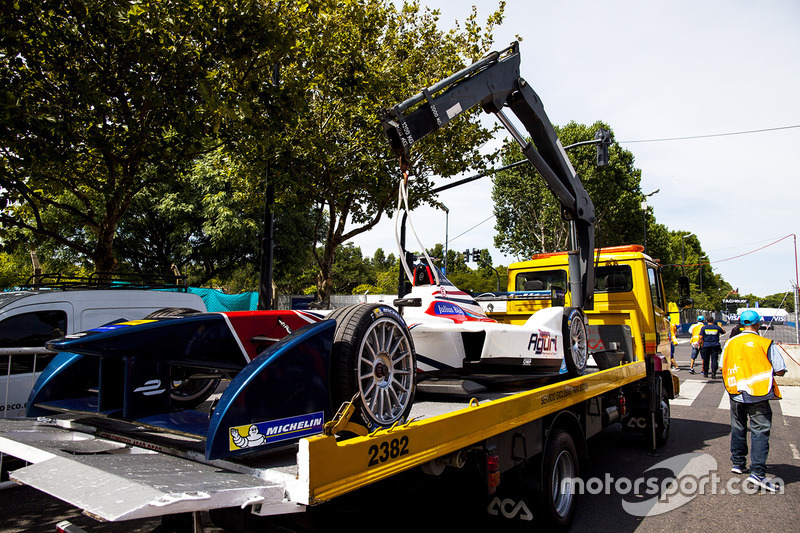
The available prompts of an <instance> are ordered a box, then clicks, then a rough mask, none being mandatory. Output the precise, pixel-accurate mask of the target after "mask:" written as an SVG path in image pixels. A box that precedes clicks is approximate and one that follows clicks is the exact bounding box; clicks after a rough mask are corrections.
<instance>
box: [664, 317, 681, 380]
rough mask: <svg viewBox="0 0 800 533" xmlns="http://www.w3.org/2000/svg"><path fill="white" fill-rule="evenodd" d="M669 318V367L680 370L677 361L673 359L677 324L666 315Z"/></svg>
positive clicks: (676, 341)
mask: <svg viewBox="0 0 800 533" xmlns="http://www.w3.org/2000/svg"><path fill="white" fill-rule="evenodd" d="M667 320H669V367H670V369H673V368H674V369H675V370H680V367H679V366H678V362H677V361H675V346H677V345H678V325H677V324H676V323H674V322H673V321H672V318H671V317H670V316H669V315H667Z"/></svg>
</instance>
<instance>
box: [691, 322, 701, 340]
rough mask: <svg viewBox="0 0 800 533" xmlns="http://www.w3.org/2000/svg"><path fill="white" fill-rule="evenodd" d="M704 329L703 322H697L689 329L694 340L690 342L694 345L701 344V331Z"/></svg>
mask: <svg viewBox="0 0 800 533" xmlns="http://www.w3.org/2000/svg"><path fill="white" fill-rule="evenodd" d="M701 329H703V323H702V322H695V323H694V324H693V325H692V327H690V328H689V333H691V334H692V340H691V341H689V342H691V343H692V344H697V343H698V342H700V330H701Z"/></svg>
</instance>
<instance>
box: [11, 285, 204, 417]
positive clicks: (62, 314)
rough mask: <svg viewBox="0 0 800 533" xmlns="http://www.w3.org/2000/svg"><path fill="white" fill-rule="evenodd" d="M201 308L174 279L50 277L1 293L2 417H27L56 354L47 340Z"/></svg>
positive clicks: (198, 299)
mask: <svg viewBox="0 0 800 533" xmlns="http://www.w3.org/2000/svg"><path fill="white" fill-rule="evenodd" d="M45 276H46V275H45ZM45 279H47V278H45ZM205 311H206V305H205V303H204V302H203V300H202V298H200V296H198V295H196V294H191V293H189V292H187V291H186V288H185V287H184V286H182V285H178V284H174V283H153V282H148V283H141V282H136V283H131V282H129V281H119V280H117V281H111V282H106V281H103V282H100V281H99V280H98V279H97V278H92V277H90V278H70V279H68V280H64V279H61V278H55V279H54V278H51V279H50V280H49V281H40V282H38V283H34V284H30V285H26V286H24V287H23V288H21V289H20V290H14V291H6V292H1V293H0V418H7V417H17V416H25V409H26V406H27V401H28V395H29V394H30V391H31V388H32V387H33V384H34V383H35V381H36V379H37V377H38V376H39V374H40V373H41V372H42V370H43V369H44V367H45V366H47V364H48V363H49V362H50V360H51V359H52V358H53V355H54V354H53V353H52V352H48V351H47V350H46V349H45V348H44V346H45V343H46V342H47V341H49V340H51V339H56V338H59V337H64V336H65V335H70V334H73V333H77V332H80V331H86V330H89V329H92V328H97V327H99V326H102V325H105V324H109V323H113V322H123V321H133V320H138V319H142V318H145V317H148V316H151V315H154V314H156V315H164V314H169V313H175V312H184V313H185V312H205ZM192 394H194V393H192Z"/></svg>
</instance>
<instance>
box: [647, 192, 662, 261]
mask: <svg viewBox="0 0 800 533" xmlns="http://www.w3.org/2000/svg"><path fill="white" fill-rule="evenodd" d="M660 190H661V189H656V190H654V191H653V192H651V193H648V194H645V195H644V197H643V198H642V247H643V248H644V252H645V253H647V198H648V197H650V196H653V195H654V194H655V193H657V192H658V191H660Z"/></svg>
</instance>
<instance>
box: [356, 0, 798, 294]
mask: <svg viewBox="0 0 800 533" xmlns="http://www.w3.org/2000/svg"><path fill="white" fill-rule="evenodd" d="M420 3H421V4H422V5H427V6H429V7H431V8H435V9H440V10H441V13H442V14H441V20H440V23H441V26H442V27H450V26H451V25H452V23H453V21H454V20H464V19H465V18H466V17H467V16H468V14H469V13H470V11H471V6H472V5H476V6H477V9H478V16H479V20H485V18H486V17H487V16H488V15H489V13H491V12H492V11H493V10H494V9H495V8H496V6H497V4H498V3H497V2H496V1H484V0H478V1H473V2H453V1H452V0H451V1H445V0H427V1H425V0H420ZM505 13H506V18H505V22H504V23H503V24H502V26H501V27H500V28H498V29H497V30H496V31H495V42H496V46H495V47H494V48H495V49H499V48H502V47H504V46H506V45H508V43H510V42H511V41H512V40H514V38H515V36H516V35H519V36H520V37H522V42H521V46H520V49H521V55H522V66H521V70H522V76H523V77H524V78H525V79H526V80H527V81H528V82H529V83H530V84H531V85H532V86H533V88H534V90H535V91H536V92H537V94H538V95H539V96H540V97H541V99H542V101H543V102H544V105H545V109H546V111H547V113H548V116H549V117H550V120H551V121H552V122H553V123H554V124H559V125H560V124H566V123H568V122H569V121H571V120H575V121H577V122H580V123H584V124H592V123H594V122H595V121H596V120H603V121H604V122H606V123H608V124H609V125H610V126H611V127H612V128H613V130H614V134H615V139H616V140H617V141H620V142H621V144H622V145H623V147H624V148H626V149H627V150H629V151H630V152H632V153H633V155H634V157H635V165H636V166H637V168H639V169H641V171H642V184H641V186H642V190H643V191H644V192H646V193H647V192H650V191H654V190H656V189H659V192H658V193H657V194H655V195H653V196H652V197H650V198H649V199H648V203H649V205H650V206H652V208H653V210H654V214H655V216H656V219H657V220H658V222H660V223H661V224H664V225H666V226H667V227H668V228H669V229H670V230H675V231H678V230H682V231H687V232H691V233H694V234H695V235H697V236H698V237H699V239H700V243H701V245H702V247H703V250H704V251H705V252H706V253H707V254H708V256H709V258H710V261H711V265H712V268H713V269H714V272H715V273H717V274H722V275H723V277H724V278H725V279H726V280H727V281H728V282H729V283H731V285H732V286H733V287H738V288H739V291H740V292H741V293H742V294H747V293H753V294H757V295H760V296H765V295H768V294H774V293H779V292H785V291H788V290H790V289H791V286H792V285H791V284H792V283H793V282H795V281H796V259H795V257H796V254H795V239H794V238H793V237H788V238H785V239H783V240H780V239H782V238H784V237H786V236H787V235H791V234H796V233H797V232H798V230H799V229H800V224H799V222H800V214H798V213H800V207H799V206H798V200H800V185H799V184H798V183H797V182H798V180H800V170H798V168H800V167H799V166H798V163H797V157H796V155H795V154H797V153H799V152H800V127H796V126H800V98H799V97H798V95H800V31H798V30H797V28H800V3H798V2H796V1H791V0H784V1H770V2H752V1H750V2H745V1H739V0H727V1H721V0H712V1H703V2H697V1H684V0H678V1H669V2H666V1H663V2H656V1H641V0H639V1H634V0H626V1H615V0H608V1H605V2H596V1H589V0H561V1H559V2H553V1H552V0H509V1H508V3H507V4H506V9H505ZM420 89H421V87H410V88H409V96H410V95H411V94H413V93H416V92H418V91H419V90H420ZM758 130H769V131H762V132H758V133H749V134H736V135H721V134H729V133H738V132H754V131H758ZM684 137H700V138H695V139H684V140H673V141H656V142H631V141H648V140H654V139H673V138H684ZM446 182H447V180H441V183H442V184H444V183H446ZM437 183H438V182H437ZM490 191H491V180H490V178H484V179H482V180H479V181H477V182H473V183H472V184H469V185H465V186H462V187H458V188H456V189H451V190H450V191H446V192H444V193H442V194H441V195H440V198H439V199H440V200H441V201H442V202H443V203H444V204H445V205H446V206H447V207H448V208H449V209H450V216H449V227H448V233H449V245H450V248H451V249H455V250H463V249H465V248H473V247H474V248H489V249H490V251H491V252H492V257H493V259H494V262H495V264H496V265H497V264H504V265H507V264H508V263H510V262H513V261H515V260H516V259H517V258H514V257H507V256H504V255H503V254H501V253H500V252H499V251H498V250H496V249H494V247H493V246H492V239H493V236H494V234H495V230H494V219H493V218H491V217H492V203H491V197H490ZM413 217H414V224H415V226H416V227H417V229H418V230H419V229H420V228H425V231H424V232H420V237H421V240H422V241H423V244H424V245H425V246H427V247H432V246H433V245H435V244H436V243H438V242H442V243H443V242H444V240H445V215H444V213H443V212H441V211H434V210H432V209H420V210H418V211H415V212H414V213H413ZM776 241H779V242H777V243H776V244H773V245H770V244H771V243H774V242H776ZM354 243H355V244H356V245H358V246H360V247H361V249H362V252H363V253H364V254H366V255H371V254H372V252H374V250H375V249H376V248H378V247H382V248H383V249H384V250H385V251H386V252H387V253H389V252H394V251H395V250H394V248H395V247H394V237H393V223H391V222H388V221H387V222H385V223H383V224H381V225H380V226H379V227H378V228H376V229H374V230H372V231H371V232H370V233H369V234H367V235H364V236H360V237H359V238H357V239H355V240H354Z"/></svg>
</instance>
